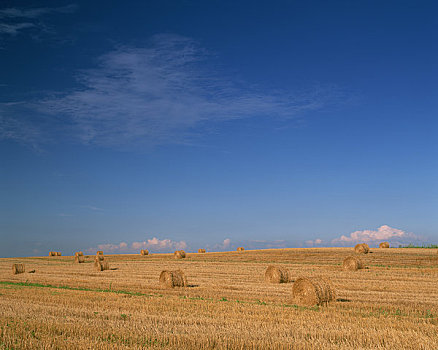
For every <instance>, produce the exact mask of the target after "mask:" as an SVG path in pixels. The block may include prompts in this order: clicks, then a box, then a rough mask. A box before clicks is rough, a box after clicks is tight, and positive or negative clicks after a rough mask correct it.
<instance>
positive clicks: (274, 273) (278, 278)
mask: <svg viewBox="0 0 438 350" xmlns="http://www.w3.org/2000/svg"><path fill="white" fill-rule="evenodd" d="M265 281H266V282H268V283H287V282H289V281H290V276H289V271H288V270H287V269H285V268H284V267H280V266H273V265H270V266H268V268H267V269H266V272H265Z"/></svg>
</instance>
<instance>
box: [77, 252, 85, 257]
mask: <svg viewBox="0 0 438 350" xmlns="http://www.w3.org/2000/svg"><path fill="white" fill-rule="evenodd" d="M83 255H84V253H82V252H76V253H75V256H83Z"/></svg>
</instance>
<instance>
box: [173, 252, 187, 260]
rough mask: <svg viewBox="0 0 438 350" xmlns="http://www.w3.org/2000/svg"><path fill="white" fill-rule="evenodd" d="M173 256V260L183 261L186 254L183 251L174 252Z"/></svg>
mask: <svg viewBox="0 0 438 350" xmlns="http://www.w3.org/2000/svg"><path fill="white" fill-rule="evenodd" d="M173 255H174V257H175V259H184V258H185V257H186V252H185V251H184V250H176V251H175V253H173Z"/></svg>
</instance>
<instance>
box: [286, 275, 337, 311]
mask: <svg viewBox="0 0 438 350" xmlns="http://www.w3.org/2000/svg"><path fill="white" fill-rule="evenodd" d="M292 296H293V302H294V303H296V304H297V305H303V306H315V305H327V304H328V303H329V302H331V301H335V300H336V290H335V289H334V288H333V286H332V285H331V283H330V282H329V281H328V280H327V279H325V278H321V277H311V278H307V277H300V278H298V279H297V280H296V281H295V282H294V284H293V287H292Z"/></svg>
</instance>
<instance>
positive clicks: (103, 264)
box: [95, 260, 109, 271]
mask: <svg viewBox="0 0 438 350" xmlns="http://www.w3.org/2000/svg"><path fill="white" fill-rule="evenodd" d="M95 267H96V270H97V271H105V270H109V263H108V261H105V260H103V261H98V262H97V264H95Z"/></svg>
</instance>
